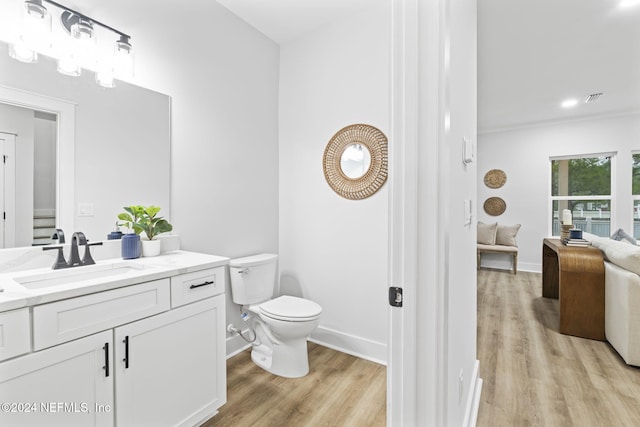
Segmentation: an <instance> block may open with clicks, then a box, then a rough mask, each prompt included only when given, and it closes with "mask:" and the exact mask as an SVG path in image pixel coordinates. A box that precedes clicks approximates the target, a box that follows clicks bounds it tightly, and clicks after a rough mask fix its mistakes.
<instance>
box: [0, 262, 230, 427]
mask: <svg viewBox="0 0 640 427" xmlns="http://www.w3.org/2000/svg"><path fill="white" fill-rule="evenodd" d="M224 281H225V267H224V266H220V267H215V268H210V269H205V270H197V271H189V272H187V273H184V274H178V275H174V276H171V277H166V278H162V279H158V280H153V281H148V282H144V281H141V283H139V284H133V285H130V286H125V287H122V288H116V289H111V290H106V291H102V292H98V293H92V294H88V295H83V296H78V297H74V298H69V299H64V300H60V301H55V302H51V303H48V304H42V305H36V306H33V307H32V308H30V309H21V310H16V311H15V312H5V313H0V322H3V321H4V322H5V323H7V324H15V325H17V324H20V325H22V326H21V327H22V328H23V330H24V329H25V327H24V324H26V325H28V326H27V327H26V332H27V334H28V335H30V336H32V337H33V339H32V340H31V339H27V340H22V341H23V342H21V344H20V347H19V348H16V350H15V351H18V350H19V351H21V352H23V353H24V352H25V351H26V352H29V351H31V352H30V353H28V354H25V355H22V356H16V357H13V358H10V359H8V360H5V361H3V362H0V404H4V405H6V404H7V403H8V404H9V405H14V407H12V406H3V408H2V410H1V411H0V426H4V425H7V426H23V425H24V426H27V425H29V426H30V425H52V426H53V425H64V426H113V425H115V426H136V427H137V426H147V425H149V426H194V425H199V424H201V423H202V422H204V421H205V420H207V419H208V418H211V417H212V416H213V415H215V413H216V412H217V409H218V408H219V407H220V406H222V405H223V404H224V403H225V402H226V361H225V354H226V350H225V345H226V342H225V338H226V337H225V325H224V324H225V299H224V294H223V293H224V289H225V286H224ZM29 310H31V311H30V315H31V319H32V321H31V323H30V322H29ZM25 312H26V313H25ZM3 316H4V317H3ZM1 325H2V323H0V326H1ZM29 328H31V331H29ZM29 332H30V334H29ZM24 342H27V343H30V342H32V343H33V344H32V346H33V348H27V349H25V348H24ZM29 346H31V344H29ZM29 346H28V347H29ZM16 354H20V353H16ZM0 355H1V353H0ZM7 408H8V409H9V410H8V411H7V410H5V409H7Z"/></svg>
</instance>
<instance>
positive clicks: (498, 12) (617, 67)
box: [478, 0, 640, 132]
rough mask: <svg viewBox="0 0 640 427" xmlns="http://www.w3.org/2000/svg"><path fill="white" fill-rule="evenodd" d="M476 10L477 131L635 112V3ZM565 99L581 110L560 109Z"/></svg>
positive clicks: (557, 2) (519, 3)
mask: <svg viewBox="0 0 640 427" xmlns="http://www.w3.org/2000/svg"><path fill="white" fill-rule="evenodd" d="M478 4H479V8H478V128H479V131H481V132H482V131H487V130H494V129H500V128H505V127H514V126H521V125H524V124H535V123H539V122H548V121H554V120H567V119H572V118H578V117H580V118H584V117H589V116H595V115H609V114H621V113H625V112H630V111H640V2H638V3H637V4H636V5H635V6H633V7H628V8H626V9H622V8H620V7H619V5H620V0H479V1H478ZM600 92H602V93H603V95H602V96H601V97H600V98H599V99H598V100H597V101H595V102H591V103H588V104H585V103H584V99H585V98H586V96H587V95H589V94H593V93H600ZM568 98H575V99H577V100H578V101H579V103H578V105H576V106H575V107H574V108H571V109H564V108H562V107H561V106H560V104H561V102H562V101H563V100H565V99H568Z"/></svg>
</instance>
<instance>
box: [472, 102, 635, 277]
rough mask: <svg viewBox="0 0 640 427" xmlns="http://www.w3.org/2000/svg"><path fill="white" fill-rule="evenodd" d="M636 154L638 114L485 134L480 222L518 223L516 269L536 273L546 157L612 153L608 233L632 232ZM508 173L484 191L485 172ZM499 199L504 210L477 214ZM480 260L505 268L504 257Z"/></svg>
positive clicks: (543, 230)
mask: <svg viewBox="0 0 640 427" xmlns="http://www.w3.org/2000/svg"><path fill="white" fill-rule="evenodd" d="M637 150H640V115H639V114H631V115H623V116H617V117H601V118H590V119H588V120H582V121H572V122H564V123H550V124H547V125H541V126H535V127H529V128H521V129H513V130H506V131H502V132H493V133H485V134H482V135H480V136H479V146H478V158H479V162H478V178H479V179H478V203H479V209H478V214H479V219H480V221H483V222H495V221H498V222H499V223H504V224H516V223H519V224H522V228H521V229H520V232H519V233H518V236H517V240H518V246H519V251H518V269H519V270H528V271H538V272H539V271H541V269H542V239H543V238H544V237H547V236H549V234H550V218H551V213H550V212H551V210H550V202H549V195H550V188H551V176H550V174H551V166H550V162H549V158H550V157H554V156H567V155H576V154H591V153H606V152H615V153H617V155H616V156H615V175H614V176H613V177H612V179H613V186H612V187H613V189H612V191H614V192H615V193H614V194H613V196H614V205H613V213H612V224H611V229H612V230H616V229H618V228H623V229H625V230H626V231H628V232H631V230H633V228H632V226H633V223H632V222H633V217H632V206H633V205H632V201H631V161H632V160H631V152H632V151H637ZM494 168H495V169H502V170H504V171H505V172H506V174H507V182H506V184H505V186H504V187H503V188H500V189H495V190H492V189H489V188H487V187H486V186H485V185H484V182H483V177H484V174H485V173H486V172H487V171H488V170H490V169H494ZM491 196H499V197H502V198H503V199H504V200H505V201H506V203H507V210H506V211H505V213H504V214H502V215H501V216H498V217H491V216H489V215H487V214H486V213H485V212H484V211H483V210H482V206H481V205H482V203H484V200H486V199H487V198H488V197H491ZM484 259H485V256H483V265H487V266H495V267H499V268H509V265H510V264H509V262H508V261H507V260H506V259H505V258H500V257H489V256H487V257H486V264H485V261H484Z"/></svg>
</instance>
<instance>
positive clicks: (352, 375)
mask: <svg viewBox="0 0 640 427" xmlns="http://www.w3.org/2000/svg"><path fill="white" fill-rule="evenodd" d="M638 327H640V325H638ZM477 357H478V359H479V360H480V377H481V378H482V379H483V380H484V383H483V388H482V396H481V403H480V410H479V413H478V422H477V425H478V426H479V427H521V426H522V427H528V426H540V427H553V426H558V427H570V426H576V427H590V426H594V427H595V426H598V427H605V426H606V427H609V426H616V427H627V426H628V427H632V426H640V368H635V367H630V366H627V365H626V364H625V363H624V361H623V360H622V358H621V357H620V356H619V355H618V354H617V353H616V351H615V350H614V349H613V348H612V347H611V346H610V345H609V344H608V343H606V342H601V341H592V340H588V339H584V338H577V337H572V336H568V335H562V334H560V333H558V301H556V300H551V299H546V298H542V276H541V275H540V274H535V273H527V272H519V273H518V274H517V275H514V274H512V273H510V272H502V271H491V270H481V271H479V272H478V356H477ZM309 363H310V367H311V372H310V373H309V375H307V376H306V377H304V378H298V379H285V378H280V377H277V376H274V375H271V374H269V373H268V372H265V371H263V370H262V369H260V368H259V367H257V366H256V365H254V364H253V362H251V357H250V353H249V351H245V352H242V353H240V354H239V355H237V356H235V357H233V358H231V359H229V360H228V361H227V377H228V378H227V380H228V381H227V383H228V388H227V401H228V402H227V404H226V405H224V406H223V407H222V408H221V409H220V413H219V414H218V415H216V416H215V417H214V418H213V419H212V420H210V421H209V422H208V423H207V424H205V426H206V427H213V426H216V427H219V426H233V427H242V426H256V427H261V426H278V427H281V426H295V427H298V426H354V427H360V426H366V427H369V426H384V425H385V417H386V413H385V411H386V408H385V406H386V403H385V402H386V369H385V367H384V366H381V365H378V364H376V363H372V362H368V361H366V360H362V359H358V358H356V357H353V356H349V355H347V354H344V353H340V352H337V351H334V350H331V349H328V348H326V347H322V346H319V345H316V344H313V343H309Z"/></svg>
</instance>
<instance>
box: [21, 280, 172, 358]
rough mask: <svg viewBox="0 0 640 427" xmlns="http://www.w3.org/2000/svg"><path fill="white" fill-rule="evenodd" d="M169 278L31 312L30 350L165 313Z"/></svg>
mask: <svg viewBox="0 0 640 427" xmlns="http://www.w3.org/2000/svg"><path fill="white" fill-rule="evenodd" d="M169 299H170V296H169V279H161V280H154V281H153V282H147V283H142V284H139V285H133V286H127V287H124V288H119V289H114V290H111V291H105V292H99V293H96V294H91V295H86V296H82V297H77V298H71V299H68V300H64V301H58V302H53V303H51V304H44V305H39V306H36V307H34V309H33V348H34V350H40V349H43V348H46V347H50V346H52V345H56V344H60V343H63V342H66V341H70V340H73V339H76V338H80V337H84V336H86V335H89V334H93V333H95V332H100V331H104V330H106V329H109V328H112V327H114V326H119V325H122V324H124V323H128V322H132V321H134V320H138V319H142V318H143V317H147V316H151V315H153V314H156V313H160V312H163V311H167V310H169V306H170V301H169Z"/></svg>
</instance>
